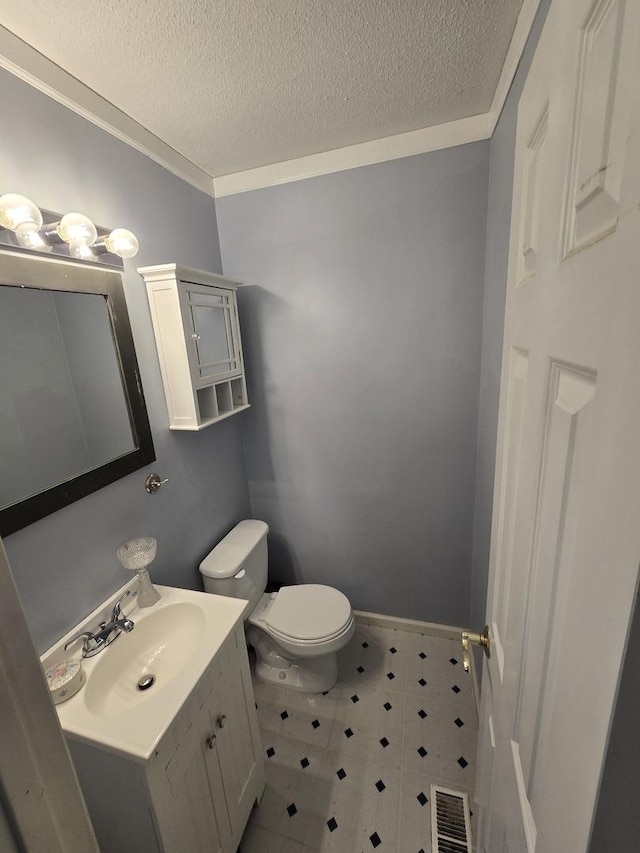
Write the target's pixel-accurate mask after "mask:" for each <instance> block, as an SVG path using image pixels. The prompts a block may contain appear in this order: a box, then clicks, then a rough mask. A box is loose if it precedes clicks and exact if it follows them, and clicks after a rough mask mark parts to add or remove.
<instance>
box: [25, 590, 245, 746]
mask: <svg viewBox="0 0 640 853" xmlns="http://www.w3.org/2000/svg"><path fill="white" fill-rule="evenodd" d="M132 585H133V584H131V583H130V584H127V586H126V587H123V589H122V590H119V591H118V593H115V594H114V595H113V596H112V597H111V598H110V599H109V600H108V601H106V602H104V604H102V605H101V606H100V607H99V608H97V609H96V610H95V611H94V612H93V613H92V614H90V615H89V616H88V617H87V618H86V619H84V620H83V621H82V622H81V623H80V624H79V625H76V627H75V628H74V629H73V631H70V632H69V633H68V634H67V635H66V636H65V637H63V638H62V639H61V640H60V641H59V642H58V643H56V645H55V646H53V647H52V648H51V649H49V651H48V652H47V653H46V654H45V655H43V656H42V665H43V667H44V669H47V668H48V667H50V666H52V665H53V664H55V663H57V662H59V661H60V660H63V659H65V658H69V657H71V656H73V657H76V658H78V659H80V652H79V650H78V651H77V652H75V654H70V652H71V650H70V651H68V652H64V643H65V642H66V641H67V640H68V639H70V638H71V637H73V636H74V635H75V634H77V633H79V632H80V631H84V630H95V628H96V627H97V625H98V623H99V622H100V621H101V620H103V619H104V620H108V618H109V614H110V612H111V608H112V607H113V604H114V602H115V601H116V600H117V599H118V598H119V596H120V595H122V592H123V591H124V590H125V589H127V588H129V587H131V586H132ZM156 588H157V590H158V592H159V593H160V595H161V598H160V601H159V602H158V603H157V604H155V605H154V606H153V607H149V608H138V607H137V606H136V604H135V600H134V601H133V602H132V603H131V598H127V599H125V601H124V603H123V608H122V609H123V611H124V613H125V615H126V616H127V617H129V618H130V619H132V620H133V622H134V623H135V627H134V629H133V630H132V631H131V632H129V633H122V634H121V635H120V636H119V637H118V638H117V639H115V640H114V641H113V642H112V643H111V644H110V645H109V646H107V648H106V649H104V651H102V652H100V653H99V654H97V655H96V656H95V657H93V658H87V659H83V660H82V665H83V669H84V671H85V674H86V677H87V680H86V684H85V686H84V687H83V688H82V689H81V690H80V692H79V693H77V694H76V695H75V696H73V697H72V698H71V699H69V700H67V701H66V702H63V703H62V704H60V705H56V710H57V712H58V717H59V719H60V724H61V726H62V728H63V730H64V732H65V733H66V734H67V735H69V736H71V737H75V738H77V739H79V740H84V741H88V742H90V743H98V744H100V745H101V746H103V747H106V748H108V749H110V750H113V751H116V752H119V753H124V754H126V755H133V756H136V757H139V758H141V759H147V758H149V756H150V755H151V754H152V752H153V750H154V749H155V747H156V746H157V744H158V742H159V740H160V739H161V737H162V735H163V734H164V733H165V732H166V730H167V729H168V727H169V726H170V725H171V722H172V721H173V719H174V717H175V715H176V714H177V712H178V711H179V710H180V708H181V706H182V704H183V702H184V701H185V699H186V698H187V697H188V696H189V694H190V693H191V691H192V690H193V688H194V687H195V685H196V684H197V682H198V680H199V678H200V676H201V675H202V673H203V672H204V671H205V669H206V668H207V666H208V664H209V662H210V661H211V659H212V658H213V656H214V655H215V654H216V652H217V651H218V649H219V648H220V647H221V645H222V644H223V642H224V641H225V639H226V638H227V637H228V636H229V634H230V633H231V631H232V630H233V629H234V628H235V626H236V625H237V624H238V622H239V621H240V620H241V619H242V617H243V613H244V609H245V607H246V602H245V601H242V600H240V599H235V598H227V597H224V596H219V595H210V594H205V593H202V592H194V591H192V590H184V589H175V588H173V587H163V586H157V587H156ZM79 645H80V644H78V646H79ZM150 676H152V677H153V683H152V685H151V686H150V687H149V688H148V689H145V690H140V689H139V687H138V685H139V683H140V682H141V680H142V679H144V678H145V677H147V678H148V677H150Z"/></svg>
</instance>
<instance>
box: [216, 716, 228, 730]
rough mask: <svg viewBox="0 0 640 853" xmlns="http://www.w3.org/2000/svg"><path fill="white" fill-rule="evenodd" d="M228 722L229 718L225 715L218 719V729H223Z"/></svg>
mask: <svg viewBox="0 0 640 853" xmlns="http://www.w3.org/2000/svg"><path fill="white" fill-rule="evenodd" d="M226 722H227V718H226V717H225V715H224V714H223V715H222V716H221V717H218V728H219V729H223V728H224V725H225V723H226Z"/></svg>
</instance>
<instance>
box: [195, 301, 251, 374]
mask: <svg viewBox="0 0 640 853" xmlns="http://www.w3.org/2000/svg"><path fill="white" fill-rule="evenodd" d="M189 301H190V307H191V322H192V326H193V340H194V341H195V349H196V362H197V370H198V375H199V377H200V379H206V378H211V377H213V378H215V377H221V376H228V375H229V374H231V373H234V372H237V371H238V369H239V357H238V352H237V347H236V343H235V336H234V333H233V317H232V314H231V300H230V299H229V297H228V296H225V295H216V294H203V293H201V292H192V293H190V294H189Z"/></svg>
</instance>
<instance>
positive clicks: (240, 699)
mask: <svg viewBox="0 0 640 853" xmlns="http://www.w3.org/2000/svg"><path fill="white" fill-rule="evenodd" d="M220 697H221V698H220V699H219V700H216V703H215V707H216V714H217V716H216V717H215V719H214V720H213V722H214V725H215V726H216V732H217V733H218V738H217V741H218V752H219V755H220V767H221V769H222V780H223V784H224V790H225V796H226V801H227V806H228V809H229V815H230V818H231V828H232V831H233V837H234V839H235V840H236V842H237V841H238V840H239V838H240V836H241V835H242V833H243V831H244V828H245V825H246V822H247V819H248V817H249V813H250V812H251V809H252V807H253V803H254V801H255V799H256V794H257V793H258V794H259V793H261V792H262V787H263V785H264V781H263V773H264V771H263V767H262V759H261V757H262V748H261V745H260V735H259V732H258V724H257V717H256V713H255V699H254V696H253V687H252V684H251V674H250V671H249V662H248V660H247V653H246V650H245V649H244V648H243V649H242V650H241V652H240V654H239V655H237V656H236V658H235V661H234V663H233V664H232V665H230V666H229V668H228V670H227V672H226V673H225V675H224V676H223V677H222V678H221V680H220Z"/></svg>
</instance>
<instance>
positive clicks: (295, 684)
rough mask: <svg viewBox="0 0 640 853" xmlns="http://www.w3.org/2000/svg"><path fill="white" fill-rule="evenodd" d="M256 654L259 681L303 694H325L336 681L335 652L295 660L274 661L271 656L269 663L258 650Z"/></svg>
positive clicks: (336, 659)
mask: <svg viewBox="0 0 640 853" xmlns="http://www.w3.org/2000/svg"><path fill="white" fill-rule="evenodd" d="M256 652H257V653H256V658H257V660H256V670H255V671H256V676H257V677H258V678H259V679H260V680H261V681H267V682H269V683H271V684H279V685H280V687H291V688H293V689H294V690H300V691H302V692H304V693H326V692H327V691H328V690H331V688H332V687H334V686H335V684H336V682H337V680H338V656H337V655H336V653H335V652H333V653H331V654H328V655H319V656H318V657H313V658H298V659H297V660H285V659H284V658H279V659H277V660H276V659H275V656H271V658H270V660H271V662H267V661H265V660H263V659H262V658H261V657H260V652H259V650H256Z"/></svg>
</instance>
